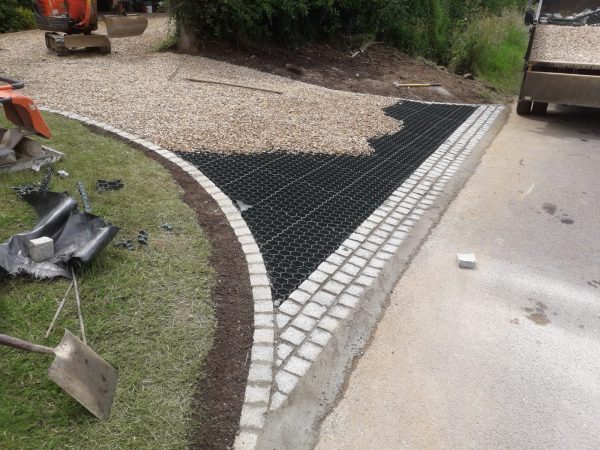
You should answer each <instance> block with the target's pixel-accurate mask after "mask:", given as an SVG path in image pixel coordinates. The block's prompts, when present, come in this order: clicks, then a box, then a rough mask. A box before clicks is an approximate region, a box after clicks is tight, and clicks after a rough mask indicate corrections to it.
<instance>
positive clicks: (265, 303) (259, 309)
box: [254, 300, 273, 313]
mask: <svg viewBox="0 0 600 450" xmlns="http://www.w3.org/2000/svg"><path fill="white" fill-rule="evenodd" d="M254 312H256V313H272V312H273V302H272V301H271V300H259V301H257V302H254Z"/></svg>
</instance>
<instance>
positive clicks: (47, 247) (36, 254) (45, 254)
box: [29, 236, 54, 263]
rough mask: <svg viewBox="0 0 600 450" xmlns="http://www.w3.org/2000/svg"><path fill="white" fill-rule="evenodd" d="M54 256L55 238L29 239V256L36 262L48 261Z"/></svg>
mask: <svg viewBox="0 0 600 450" xmlns="http://www.w3.org/2000/svg"><path fill="white" fill-rule="evenodd" d="M53 256H54V240H53V239H52V238H49V237H45V236H44V237H41V238H37V239H31V240H30V241H29V257H30V258H31V259H32V260H33V261H34V262H37V263H39V262H42V261H46V260H48V259H50V258H52V257H53Z"/></svg>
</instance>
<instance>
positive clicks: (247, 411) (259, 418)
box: [240, 405, 267, 429]
mask: <svg viewBox="0 0 600 450" xmlns="http://www.w3.org/2000/svg"><path fill="white" fill-rule="evenodd" d="M266 414H267V406H266V405H265V406H258V405H257V406H254V405H244V408H243V409H242V416H241V417H240V428H258V429H261V428H262V427H263V426H264V425H265V415H266Z"/></svg>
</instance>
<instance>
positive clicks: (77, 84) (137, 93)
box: [0, 18, 401, 154]
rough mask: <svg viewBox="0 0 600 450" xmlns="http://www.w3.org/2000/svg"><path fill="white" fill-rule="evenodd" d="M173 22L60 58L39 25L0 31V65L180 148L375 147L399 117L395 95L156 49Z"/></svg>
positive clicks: (37, 88) (53, 94)
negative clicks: (371, 142)
mask: <svg viewBox="0 0 600 450" xmlns="http://www.w3.org/2000/svg"><path fill="white" fill-rule="evenodd" d="M167 26H168V21H167V19H165V18H153V19H151V20H150V25H149V27H148V30H147V31H146V33H145V34H144V35H143V36H140V37H135V38H128V39H115V40H113V54H111V55H109V56H101V55H96V54H89V53H87V54H81V55H74V56H69V57H65V58H59V57H56V56H54V55H53V54H51V53H49V52H48V51H47V50H46V48H45V45H44V39H43V32H40V31H27V32H21V33H12V34H6V35H0V48H1V49H2V50H0V58H1V59H0V61H1V66H0V71H1V72H4V73H5V74H6V75H12V76H15V77H20V78H23V79H25V80H26V81H27V88H26V92H27V93H28V94H29V95H31V96H32V97H34V98H35V99H36V100H37V102H38V103H39V104H41V105H45V106H48V107H53V108H56V109H65V110H69V111H74V112H77V113H79V114H82V115H86V116H89V117H92V118H94V119H96V120H101V121H105V122H107V123H109V124H111V125H113V126H115V127H118V128H122V129H124V130H127V131H129V132H131V133H134V134H138V135H141V136H144V137H147V138H149V139H150V140H151V141H153V142H155V143H157V144H159V145H161V146H164V147H166V148H169V149H175V150H189V151H191V150H196V149H206V150H211V151H226V152H260V151H266V150H273V149H281V150H289V151H302V152H327V153H354V154H360V153H365V152H369V151H370V148H369V146H368V144H367V139H369V138H372V137H376V136H379V135H382V134H386V133H391V132H395V131H397V130H398V129H399V128H400V126H401V124H400V123H399V122H398V121H396V120H393V119H391V118H388V117H386V116H385V115H384V113H383V112H382V109H383V108H385V107H386V106H389V105H391V104H393V103H395V102H397V101H398V100H397V99H391V98H386V97H378V96H373V95H364V94H355V93H350V92H342V91H333V90H329V89H325V88H321V87H318V86H314V85H309V84H305V83H300V82H297V81H292V80H288V79H286V78H282V77H277V76H274V75H270V74H265V73H262V72H257V71H254V70H251V69H248V68H244V67H239V66H234V65H231V64H227V63H223V62H219V61H215V60H211V59H207V58H202V57H197V56H189V55H178V54H174V53H155V52H154V51H153V50H154V48H155V47H156V45H157V44H158V43H159V42H160V41H161V40H162V39H163V38H164V37H165V36H166V34H167ZM169 77H171V78H172V79H171V80H169ZM183 78H202V79H209V80H217V81H225V82H228V83H237V84H244V85H250V86H256V87H261V88H266V89H273V90H278V91H283V92H284V94H283V95H278V94H272V93H268V92H259V91H250V90H247V89H239V88H235V87H227V86H216V85H210V84H200V83H190V82H189V81H185V80H183Z"/></svg>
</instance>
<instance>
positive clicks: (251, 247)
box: [242, 244, 260, 254]
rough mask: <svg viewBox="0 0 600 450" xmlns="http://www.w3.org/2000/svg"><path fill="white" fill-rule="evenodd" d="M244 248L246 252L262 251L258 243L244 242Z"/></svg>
mask: <svg viewBox="0 0 600 450" xmlns="http://www.w3.org/2000/svg"><path fill="white" fill-rule="evenodd" d="M242 250H243V251H244V253H246V254H248V253H259V252H260V249H259V248H258V245H256V244H242Z"/></svg>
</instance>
